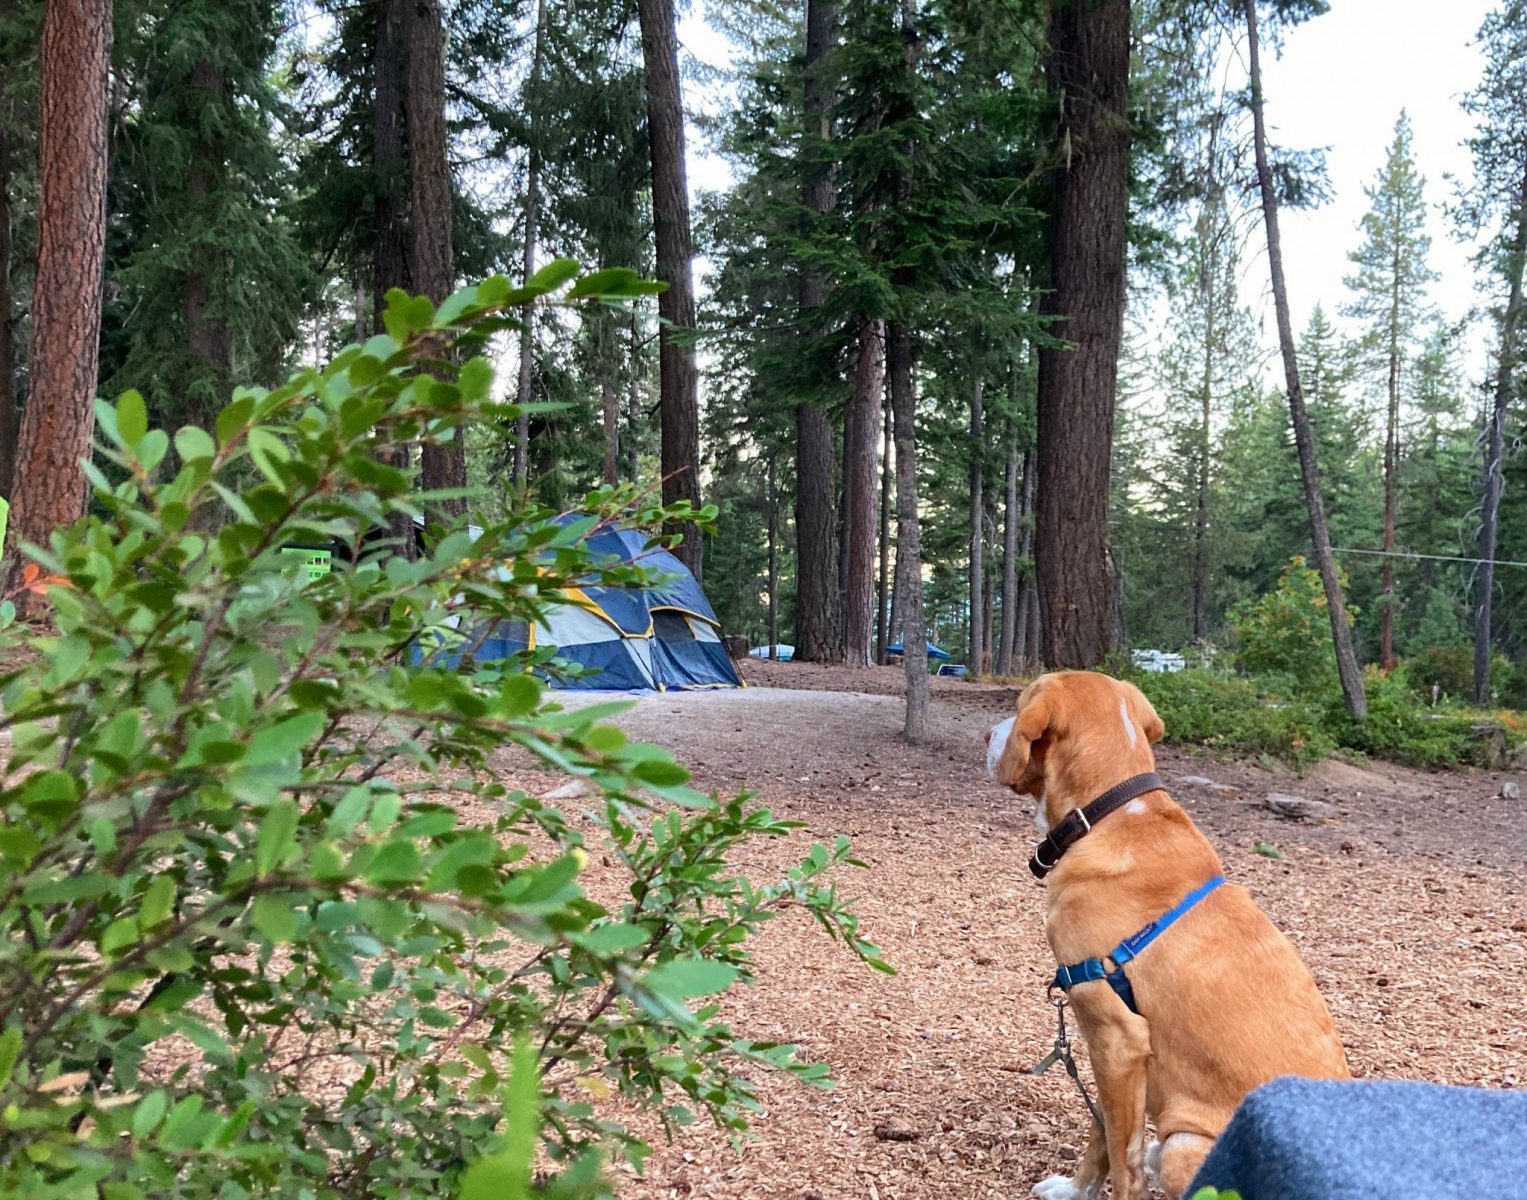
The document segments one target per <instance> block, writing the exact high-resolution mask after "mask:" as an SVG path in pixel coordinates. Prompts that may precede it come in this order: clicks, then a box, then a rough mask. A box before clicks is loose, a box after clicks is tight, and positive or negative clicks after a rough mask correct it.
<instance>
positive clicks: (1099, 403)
mask: <svg viewBox="0 0 1527 1200" xmlns="http://www.w3.org/2000/svg"><path fill="white" fill-rule="evenodd" d="M1129 9H1130V6H1129V0H1076V2H1075V3H1070V4H1066V5H1057V6H1055V7H1054V8H1053V9H1052V11H1051V18H1050V52H1049V55H1048V60H1047V64H1046V74H1047V76H1048V79H1049V83H1050V89H1051V92H1052V93H1053V94H1054V96H1055V97H1056V99H1057V101H1058V102H1059V105H1060V136H1061V139H1062V142H1063V144H1064V145H1065V147H1066V156H1067V160H1066V163H1065V165H1064V166H1062V167H1061V168H1060V169H1059V170H1057V171H1056V175H1055V199H1054V208H1053V211H1052V213H1051V217H1050V221H1049V225H1048V231H1047V233H1048V242H1049V259H1050V287H1051V290H1050V291H1049V292H1048V293H1047V295H1046V298H1045V302H1044V306H1043V308H1044V311H1045V312H1046V313H1047V314H1049V315H1050V316H1051V317H1052V318H1053V322H1052V324H1051V326H1050V330H1051V332H1052V333H1054V334H1055V335H1056V336H1057V337H1060V338H1064V339H1065V340H1066V341H1067V342H1070V343H1072V345H1071V347H1069V348H1062V347H1058V346H1043V347H1041V348H1040V350H1039V413H1038V415H1039V487H1038V500H1039V509H1038V533H1037V538H1038V543H1037V550H1038V556H1039V586H1040V600H1041V603H1042V605H1043V620H1044V625H1045V658H1046V661H1047V662H1048V663H1050V664H1051V665H1053V666H1057V667H1077V668H1087V667H1094V666H1096V665H1097V664H1098V663H1100V662H1101V661H1102V660H1103V658H1104V656H1105V655H1106V654H1107V653H1108V649H1109V642H1110V636H1109V635H1110V628H1109V625H1110V607H1111V601H1110V597H1111V595H1112V593H1113V584H1112V579H1111V573H1110V565H1109V555H1108V545H1109V541H1108V499H1109V486H1110V475H1109V459H1110V455H1111V453H1112V447H1113V424H1114V398H1115V385H1116V383H1117V378H1118V364H1119V345H1120V339H1121V336H1122V333H1123V318H1124V270H1125V261H1124V249H1125V239H1124V225H1125V216H1126V207H1127V205H1126V201H1127V187H1128V182H1129V140H1130V137H1129V120H1128V115H1127V107H1128V99H1129V39H1130V15H1129Z"/></svg>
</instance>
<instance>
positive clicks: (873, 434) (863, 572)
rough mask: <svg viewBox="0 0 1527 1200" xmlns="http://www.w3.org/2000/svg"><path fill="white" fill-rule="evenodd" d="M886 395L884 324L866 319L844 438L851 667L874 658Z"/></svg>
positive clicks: (846, 629) (846, 634)
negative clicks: (881, 444)
mask: <svg viewBox="0 0 1527 1200" xmlns="http://www.w3.org/2000/svg"><path fill="white" fill-rule="evenodd" d="M884 394H885V326H884V324H883V323H882V322H880V321H871V320H868V319H866V320H864V321H861V322H860V324H859V357H858V367H857V369H856V371H855V373H854V395H853V399H852V400H851V401H850V402H849V403H850V406H851V408H852V409H853V412H854V419H853V421H852V423H851V425H850V429H851V431H852V437H851V438H847V439H846V440H847V445H848V471H847V478H846V479H845V481H844V485H843V493H844V509H845V516H844V521H843V531H844V538H845V540H846V542H847V543H848V553H847V560H848V569H847V579H846V581H845V586H844V591H843V642H844V650H845V654H846V660H847V662H848V665H849V666H852V667H868V666H870V665H871V664H872V663H873V662H874V661H875V659H874V652H875V645H874V638H875V623H876V621H875V550H876V546H875V541H876V537H875V533H876V531H875V474H876V466H877V463H876V457H877V455H876V451H877V449H878V443H879V441H880V427H881V418H880V404H881V397H882V396H884ZM881 569H882V571H883V570H884V567H883V566H882V568H881Z"/></svg>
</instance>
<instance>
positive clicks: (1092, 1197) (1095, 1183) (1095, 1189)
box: [1030, 1121, 1108, 1200]
mask: <svg viewBox="0 0 1527 1200" xmlns="http://www.w3.org/2000/svg"><path fill="white" fill-rule="evenodd" d="M1107 1178H1108V1135H1107V1134H1105V1133H1104V1132H1103V1127H1102V1126H1101V1125H1099V1124H1098V1123H1097V1122H1096V1121H1094V1122H1093V1123H1092V1133H1091V1134H1090V1135H1089V1137H1088V1138H1087V1149H1086V1151H1085V1152H1084V1153H1083V1154H1082V1161H1081V1162H1080V1163H1078V1164H1077V1168H1076V1174H1075V1175H1074V1176H1072V1175H1051V1176H1050V1177H1049V1178H1048V1179H1042V1180H1040V1181H1039V1182H1038V1183H1036V1184H1035V1185H1034V1190H1033V1191H1032V1192H1031V1193H1030V1195H1032V1196H1035V1197H1037V1200H1097V1197H1098V1195H1099V1193H1101V1192H1102V1190H1103V1181H1104V1180H1105V1179H1107Z"/></svg>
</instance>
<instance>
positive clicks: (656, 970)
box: [642, 958, 738, 1000]
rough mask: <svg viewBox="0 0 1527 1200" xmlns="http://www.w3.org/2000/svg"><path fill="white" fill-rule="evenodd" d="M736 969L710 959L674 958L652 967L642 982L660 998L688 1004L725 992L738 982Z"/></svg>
mask: <svg viewBox="0 0 1527 1200" xmlns="http://www.w3.org/2000/svg"><path fill="white" fill-rule="evenodd" d="M737 974H738V972H737V968H736V967H731V966H728V965H727V964H726V963H719V962H714V961H712V960H711V959H708V958H675V959H672V960H671V961H669V962H665V963H663V964H661V965H660V966H656V967H653V968H652V970H650V971H648V972H647V973H646V975H644V976H643V977H642V982H643V983H644V984H646V985H647V987H648V988H650V989H651V990H652V991H654V992H656V993H657V994H658V995H660V996H668V997H670V998H672V999H675V1000H687V999H689V998H690V997H691V996H710V995H713V994H714V993H716V992H724V991H726V989H727V988H729V987H731V986H732V984H733V983H734V982H735V981H736V979H737Z"/></svg>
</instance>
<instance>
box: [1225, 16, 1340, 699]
mask: <svg viewBox="0 0 1527 1200" xmlns="http://www.w3.org/2000/svg"><path fill="white" fill-rule="evenodd" d="M1243 5H1244V10H1245V13H1246V38H1247V51H1248V57H1249V60H1250V70H1251V116H1252V140H1253V142H1254V144H1255V150H1256V162H1257V183H1258V185H1259V187H1260V189H1261V193H1262V218H1263V221H1264V223H1265V224H1266V226H1267V263H1268V267H1269V269H1270V271H1271V273H1272V290H1273V306H1274V308H1275V309H1276V311H1277V317H1278V341H1279V344H1280V346H1281V347H1282V351H1283V373H1284V375H1285V377H1286V379H1287V381H1288V409H1289V416H1290V418H1291V419H1292V422H1293V426H1294V443H1295V445H1296V446H1297V448H1298V451H1299V473H1300V475H1301V476H1302V477H1303V480H1304V501H1305V505H1306V507H1307V508H1308V509H1309V514H1310V540H1311V542H1312V544H1313V548H1314V552H1315V565H1316V567H1317V569H1318V570H1319V571H1320V580H1321V583H1322V584H1323V585H1324V588H1325V595H1326V610H1327V613H1328V615H1329V617H1330V620H1331V642H1332V645H1333V647H1334V648H1335V652H1336V671H1337V674H1338V676H1339V677H1340V679H1341V690H1342V694H1343V695H1344V696H1345V697H1346V701H1347V711H1348V712H1350V713H1351V714H1352V716H1353V717H1354V718H1355V719H1357V720H1362V719H1363V718H1365V717H1366V716H1367V715H1368V697H1367V695H1366V694H1365V693H1364V692H1363V674H1362V670H1361V669H1360V668H1359V667H1358V665H1357V655H1356V653H1355V652H1354V651H1353V649H1352V630H1351V627H1350V625H1349V623H1348V621H1347V605H1346V601H1345V599H1344V598H1343V596H1342V591H1341V579H1340V577H1339V576H1338V575H1337V573H1336V560H1335V558H1334V557H1333V556H1332V554H1331V534H1330V530H1329V528H1328V527H1327V525H1326V511H1325V500H1324V498H1323V497H1322V496H1321V492H1320V468H1319V466H1318V464H1317V463H1316V461H1315V440H1314V438H1313V437H1312V436H1311V433H1310V420H1309V414H1308V413H1307V412H1306V411H1305V408H1304V387H1303V385H1302V384H1301V383H1300V380H1299V356H1298V354H1297V352H1296V350H1295V346H1294V327H1293V320H1292V318H1291V317H1290V316H1289V307H1288V284H1287V283H1286V282H1285V280H1284V277H1283V243H1282V239H1281V237H1280V236H1279V233H1278V198H1277V194H1276V193H1275V192H1274V190H1273V178H1272V168H1271V167H1270V166H1269V165H1268V161H1267V128H1266V123H1265V118H1264V116H1263V111H1262V109H1263V96H1262V65H1261V49H1260V47H1259V46H1258V43H1257V8H1256V0H1243Z"/></svg>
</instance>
